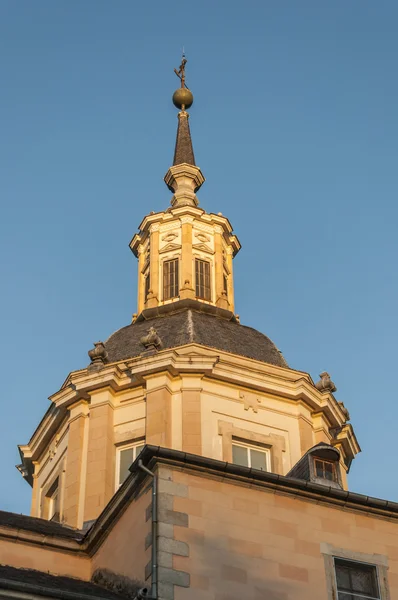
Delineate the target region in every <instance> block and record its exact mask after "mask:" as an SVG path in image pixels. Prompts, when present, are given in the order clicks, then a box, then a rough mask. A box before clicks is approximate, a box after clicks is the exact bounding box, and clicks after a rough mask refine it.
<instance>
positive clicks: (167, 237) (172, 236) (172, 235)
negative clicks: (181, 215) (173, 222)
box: [160, 231, 178, 242]
mask: <svg viewBox="0 0 398 600" xmlns="http://www.w3.org/2000/svg"><path fill="white" fill-rule="evenodd" d="M176 237H178V233H176V232H175V231H170V233H166V234H165V235H162V237H161V238H160V239H161V240H162V242H172V241H173V240H175V239H176Z"/></svg>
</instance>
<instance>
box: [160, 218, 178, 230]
mask: <svg viewBox="0 0 398 600" xmlns="http://www.w3.org/2000/svg"><path fill="white" fill-rule="evenodd" d="M179 228H180V223H179V221H178V220H176V219H173V220H172V221H171V222H170V223H162V224H161V225H160V233H165V232H166V231H170V230H171V231H172V230H173V229H177V231H178V230H179Z"/></svg>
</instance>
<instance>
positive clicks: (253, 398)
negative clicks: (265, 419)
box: [239, 392, 261, 413]
mask: <svg viewBox="0 0 398 600" xmlns="http://www.w3.org/2000/svg"><path fill="white" fill-rule="evenodd" d="M239 398H240V399H241V400H242V402H243V408H244V409H245V410H249V408H251V409H252V411H253V412H255V413H257V412H258V405H259V404H261V400H260V398H259V397H258V396H257V395H256V394H248V393H243V392H239Z"/></svg>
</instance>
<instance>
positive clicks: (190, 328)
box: [188, 308, 195, 342]
mask: <svg viewBox="0 0 398 600" xmlns="http://www.w3.org/2000/svg"><path fill="white" fill-rule="evenodd" d="M188 335H189V341H190V342H193V341H194V337H195V329H194V326H193V319H192V310H191V309H190V308H189V309H188Z"/></svg>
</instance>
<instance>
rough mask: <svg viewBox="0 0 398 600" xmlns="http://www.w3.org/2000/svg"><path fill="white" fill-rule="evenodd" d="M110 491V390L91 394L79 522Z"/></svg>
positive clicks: (112, 481) (96, 509)
mask: <svg viewBox="0 0 398 600" xmlns="http://www.w3.org/2000/svg"><path fill="white" fill-rule="evenodd" d="M114 492H115V445H114V439H113V403H112V395H111V392H110V391H109V390H106V391H100V392H97V393H93V395H92V397H91V405H90V426H89V432H88V447H87V475H86V493H85V503H84V519H83V521H91V520H92V519H96V518H97V517H98V515H99V514H100V512H101V511H102V509H103V508H104V507H105V505H106V504H107V503H108V501H109V500H110V499H111V497H112V496H113V494H114Z"/></svg>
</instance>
